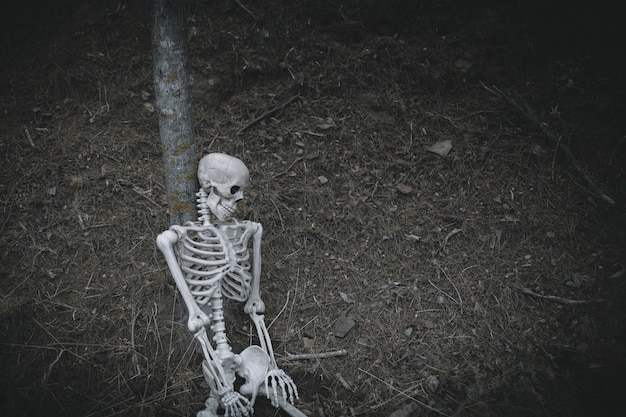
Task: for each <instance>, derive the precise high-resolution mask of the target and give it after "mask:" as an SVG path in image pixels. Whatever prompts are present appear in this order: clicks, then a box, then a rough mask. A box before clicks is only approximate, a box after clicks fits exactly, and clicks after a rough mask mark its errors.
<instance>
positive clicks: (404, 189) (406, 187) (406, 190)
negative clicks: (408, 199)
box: [396, 184, 413, 194]
mask: <svg viewBox="0 0 626 417" xmlns="http://www.w3.org/2000/svg"><path fill="white" fill-rule="evenodd" d="M396 189H397V190H398V191H400V192H401V193H402V194H411V192H413V187H411V186H410V185H406V184H398V186H397V187H396Z"/></svg>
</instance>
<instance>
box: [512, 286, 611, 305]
mask: <svg viewBox="0 0 626 417" xmlns="http://www.w3.org/2000/svg"><path fill="white" fill-rule="evenodd" d="M522 293H524V294H526V295H530V296H531V297H536V298H543V299H544V300H549V301H554V302H556V303H561V304H567V305H574V306H578V305H583V304H593V303H604V302H606V300H605V299H603V298H597V299H594V300H570V299H569V298H563V297H558V296H556V295H542V294H537V293H536V292H534V291H533V290H531V289H530V288H526V287H524V288H522Z"/></svg>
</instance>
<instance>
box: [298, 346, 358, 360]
mask: <svg viewBox="0 0 626 417" xmlns="http://www.w3.org/2000/svg"><path fill="white" fill-rule="evenodd" d="M347 354H348V351H347V350H345V349H340V350H333V351H331V352H320V353H301V354H298V355H292V354H289V355H287V360H288V361H301V360H306V359H323V358H335V357H337V356H346V355H347Z"/></svg>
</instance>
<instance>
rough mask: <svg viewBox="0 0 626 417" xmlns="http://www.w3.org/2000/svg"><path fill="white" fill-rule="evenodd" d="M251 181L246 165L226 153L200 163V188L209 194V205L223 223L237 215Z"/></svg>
mask: <svg viewBox="0 0 626 417" xmlns="http://www.w3.org/2000/svg"><path fill="white" fill-rule="evenodd" d="M249 179H250V173H249V172H248V168H246V166H245V165H244V163H243V162H242V161H241V160H240V159H238V158H235V157H234V156H230V155H227V154H225V153H210V154H208V155H206V156H205V157H204V158H202V159H201V160H200V162H199V163H198V180H199V181H200V186H201V187H202V188H203V189H204V191H206V192H207V193H208V194H209V196H208V197H207V204H208V206H209V208H210V209H211V212H212V213H213V215H214V216H215V217H217V219H218V220H219V221H222V222H223V221H225V220H228V219H230V218H231V217H232V216H233V214H235V211H236V210H237V203H238V202H239V201H241V200H243V190H244V189H245V187H246V186H247V185H248V181H249Z"/></svg>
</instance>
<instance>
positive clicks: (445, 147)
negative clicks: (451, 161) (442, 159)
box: [427, 139, 452, 156]
mask: <svg viewBox="0 0 626 417" xmlns="http://www.w3.org/2000/svg"><path fill="white" fill-rule="evenodd" d="M451 150H452V141H451V140H450V139H447V140H442V141H440V142H437V143H435V144H434V145H433V146H431V147H429V148H428V149H427V151H429V152H432V153H436V154H437V155H439V156H447V155H448V154H449V153H450V151H451Z"/></svg>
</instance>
